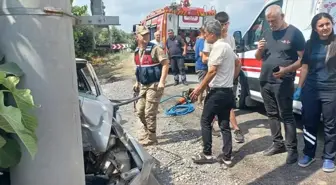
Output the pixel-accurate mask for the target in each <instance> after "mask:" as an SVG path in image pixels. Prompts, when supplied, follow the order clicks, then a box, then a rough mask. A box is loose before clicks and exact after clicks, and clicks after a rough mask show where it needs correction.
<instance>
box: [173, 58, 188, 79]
mask: <svg viewBox="0 0 336 185" xmlns="http://www.w3.org/2000/svg"><path fill="white" fill-rule="evenodd" d="M170 66H171V69H172V72H173V75H174V80H175V81H179V74H180V75H181V80H182V81H186V80H187V77H186V71H185V67H184V58H183V57H172V58H171V59H170Z"/></svg>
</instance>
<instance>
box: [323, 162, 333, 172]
mask: <svg viewBox="0 0 336 185" xmlns="http://www.w3.org/2000/svg"><path fill="white" fill-rule="evenodd" d="M322 169H323V171H324V172H334V171H335V163H334V161H332V160H330V159H325V160H324V161H323V168H322Z"/></svg>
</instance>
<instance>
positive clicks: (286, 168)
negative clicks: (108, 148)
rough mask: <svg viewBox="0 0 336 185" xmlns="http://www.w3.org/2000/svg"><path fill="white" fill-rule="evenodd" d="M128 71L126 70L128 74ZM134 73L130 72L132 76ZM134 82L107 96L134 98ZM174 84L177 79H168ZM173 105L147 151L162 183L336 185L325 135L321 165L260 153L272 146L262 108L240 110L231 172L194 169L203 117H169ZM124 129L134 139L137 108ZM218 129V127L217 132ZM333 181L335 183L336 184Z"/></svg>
mask: <svg viewBox="0 0 336 185" xmlns="http://www.w3.org/2000/svg"><path fill="white" fill-rule="evenodd" d="M124 69H125V68H123V70H124ZM127 74H131V73H127ZM188 81H190V85H189V87H193V86H194V84H196V82H197V77H196V76H195V75H189V76H188ZM133 82H134V81H133V78H132V77H127V76H124V77H123V76H120V77H119V78H118V81H116V82H113V83H108V84H105V85H103V89H104V91H105V93H106V94H107V95H108V96H110V97H111V98H113V99H125V98H127V97H132V96H133V93H132V90H131V89H132V85H133ZM168 82H170V84H171V83H172V82H173V80H172V77H171V76H169V77H168ZM167 86H168V87H167V88H166V90H165V94H164V97H168V96H171V95H177V94H180V93H181V92H182V91H183V90H187V89H188V88H189V87H185V86H183V85H180V86H177V87H174V86H171V85H167ZM173 104H174V100H172V101H170V102H169V101H168V102H166V103H163V104H161V105H160V109H159V111H160V113H159V115H158V125H157V126H158V129H157V134H158V139H159V144H158V145H156V146H150V147H147V148H146V149H147V150H148V151H149V153H150V154H151V155H153V156H154V157H155V158H156V159H157V160H158V161H159V162H160V168H157V169H156V171H155V173H156V175H157V177H158V179H159V181H160V182H161V183H162V184H163V185H170V184H176V185H198V184H199V185H203V184H209V185H217V184H218V185H223V184H225V185H236V184H251V185H252V184H267V185H272V184H275V185H282V184H283V185H292V184H293V185H295V184H301V185H308V184H309V185H329V184H330V185H331V184H335V179H336V173H332V174H326V173H324V172H322V170H321V169H320V168H321V165H322V161H321V153H322V148H321V146H323V144H322V143H321V142H323V137H322V136H321V137H320V138H321V139H320V143H319V146H320V147H319V148H318V151H317V161H316V162H315V163H314V164H313V165H312V166H311V167H309V168H306V169H302V168H300V167H298V166H297V165H296V164H294V165H286V164H285V163H284V162H285V158H286V154H279V155H276V156H272V157H263V156H262V154H261V152H262V151H263V150H264V149H266V148H267V147H268V146H269V145H270V144H271V138H270V136H269V134H270V132H269V128H268V125H267V118H266V116H265V113H264V111H263V109H262V108H255V109H250V110H245V111H236V115H237V119H238V122H239V125H240V127H241V130H242V131H243V133H244V135H245V143H242V144H236V143H234V144H233V147H234V148H233V150H234V159H233V161H234V164H235V166H234V167H233V168H231V169H228V170H226V169H224V168H223V167H222V166H220V165H219V164H211V165H195V164H193V163H192V161H191V156H192V155H194V154H195V153H196V152H199V151H201V149H202V147H201V141H200V139H199V138H200V136H201V134H200V123H199V120H200V115H201V111H200V110H198V109H196V110H195V112H193V113H192V114H189V115H186V116H181V117H167V116H165V115H164V110H165V109H168V108H169V107H170V106H172V105H173ZM120 111H121V113H122V117H123V126H124V128H125V129H126V130H127V131H128V132H130V133H131V134H132V135H134V136H137V130H138V129H139V127H140V125H139V124H138V123H137V121H136V117H135V115H134V112H133V104H130V105H126V106H124V107H122V108H121V110H120ZM217 129H218V128H217ZM298 132H299V134H298V139H299V148H300V151H301V150H302V147H303V140H302V132H301V130H300V129H298ZM221 145H222V143H221V140H220V138H219V137H215V136H214V137H213V150H214V154H215V155H218V154H219V153H220V150H221ZM332 182H334V183H332Z"/></svg>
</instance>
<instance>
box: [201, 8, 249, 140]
mask: <svg viewBox="0 0 336 185" xmlns="http://www.w3.org/2000/svg"><path fill="white" fill-rule="evenodd" d="M215 19H216V20H218V21H219V22H220V23H221V25H222V36H221V40H222V41H224V42H226V43H228V44H229V45H230V46H231V48H232V49H233V50H235V49H236V43H235V40H234V38H233V36H232V35H228V29H229V24H230V22H229V15H228V14H227V13H226V12H218V13H217V14H216V16H215ZM211 49H212V44H209V43H206V42H205V43H204V48H203V55H202V60H203V61H205V62H206V61H207V60H208V57H209V54H210V52H211ZM235 63H236V68H235V80H237V77H238V75H239V73H240V65H241V64H240V60H239V57H238V56H237V57H236V58H235ZM235 82H237V81H235ZM234 93H235V92H234ZM230 122H231V125H232V127H233V129H234V135H235V137H234V139H235V141H236V142H237V143H243V142H244V135H243V134H242V132H241V130H240V128H239V126H238V123H237V119H236V115H235V112H234V110H233V109H232V110H231V113H230Z"/></svg>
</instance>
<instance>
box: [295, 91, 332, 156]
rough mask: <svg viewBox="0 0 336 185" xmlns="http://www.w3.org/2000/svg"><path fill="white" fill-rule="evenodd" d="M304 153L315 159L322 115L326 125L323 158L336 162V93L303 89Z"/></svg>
mask: <svg viewBox="0 0 336 185" xmlns="http://www.w3.org/2000/svg"><path fill="white" fill-rule="evenodd" d="M301 102H302V111H303V112H302V121H303V126H304V127H303V128H304V129H303V138H304V142H305V147H304V149H303V153H304V154H305V155H308V156H309V157H312V158H313V157H315V151H316V144H317V130H318V124H319V123H320V118H321V113H322V115H323V123H324V152H323V158H324V159H330V160H335V155H336V92H335V91H331V92H328V91H318V90H316V89H315V88H310V87H305V86H304V87H303V89H302V92H301Z"/></svg>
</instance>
